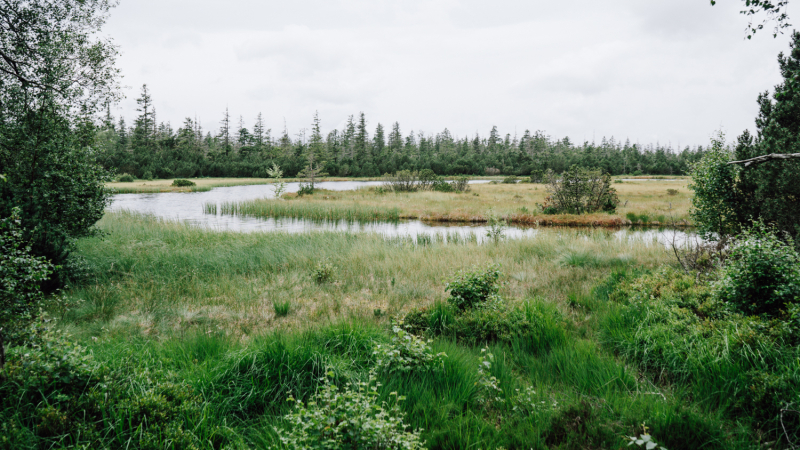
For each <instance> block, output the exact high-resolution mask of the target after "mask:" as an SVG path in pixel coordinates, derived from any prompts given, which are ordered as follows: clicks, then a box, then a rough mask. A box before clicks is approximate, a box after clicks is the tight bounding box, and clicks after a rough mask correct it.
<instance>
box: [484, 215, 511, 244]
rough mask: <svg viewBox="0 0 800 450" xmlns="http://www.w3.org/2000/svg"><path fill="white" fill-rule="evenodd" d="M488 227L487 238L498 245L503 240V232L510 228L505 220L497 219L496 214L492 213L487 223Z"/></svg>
mask: <svg viewBox="0 0 800 450" xmlns="http://www.w3.org/2000/svg"><path fill="white" fill-rule="evenodd" d="M486 226H487V230H486V237H488V238H489V239H491V240H492V242H494V243H495V244H497V243H498V242H500V241H501V240H503V232H504V231H505V229H506V228H507V227H508V223H507V222H506V220H505V219H503V218H500V217H497V216H496V215H495V214H493V213H491V212H490V214H489V217H488V220H487V221H486Z"/></svg>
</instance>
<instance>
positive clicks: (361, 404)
mask: <svg viewBox="0 0 800 450" xmlns="http://www.w3.org/2000/svg"><path fill="white" fill-rule="evenodd" d="M332 378H333V372H328V373H327V374H326V376H325V377H324V378H322V379H321V380H320V381H322V386H321V387H320V389H319V390H318V391H317V393H316V394H314V396H313V397H312V398H311V400H309V402H308V403H306V404H304V403H303V402H301V401H300V400H295V399H294V398H292V397H290V398H289V401H290V402H294V411H293V412H291V413H290V414H288V415H286V417H285V419H286V422H287V423H288V425H289V427H288V430H285V431H283V432H281V434H280V439H281V442H282V443H283V444H284V445H285V446H286V447H288V448H298V449H300V448H302V449H315V450H316V449H325V450H328V449H330V450H333V449H342V448H349V449H372V448H375V449H378V448H380V449H386V450H416V449H422V448H423V447H422V446H423V445H424V442H423V441H422V440H421V438H420V430H414V431H411V430H408V426H407V425H406V424H405V423H404V422H403V412H402V411H401V410H400V406H399V403H400V402H401V401H403V400H405V397H402V396H398V395H397V393H396V392H392V393H391V395H392V396H393V397H394V401H392V402H391V403H387V402H382V403H378V396H379V393H378V387H379V386H380V383H378V382H377V381H375V375H374V374H372V373H371V374H370V376H369V380H368V381H366V382H352V383H349V384H348V385H347V386H346V387H345V388H344V389H341V390H340V389H339V387H337V386H336V385H334V384H333V383H332V382H331V379H332Z"/></svg>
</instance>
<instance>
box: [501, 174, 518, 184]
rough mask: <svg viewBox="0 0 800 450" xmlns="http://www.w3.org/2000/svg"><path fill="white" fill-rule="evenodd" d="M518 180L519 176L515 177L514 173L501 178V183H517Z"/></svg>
mask: <svg viewBox="0 0 800 450" xmlns="http://www.w3.org/2000/svg"><path fill="white" fill-rule="evenodd" d="M518 181H519V178H517V176H516V175H509V176H507V177H505V178H503V183H504V184H517V182H518Z"/></svg>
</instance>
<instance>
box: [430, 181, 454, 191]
mask: <svg viewBox="0 0 800 450" xmlns="http://www.w3.org/2000/svg"><path fill="white" fill-rule="evenodd" d="M431 190H432V191H436V192H453V191H455V189H454V188H453V185H452V184H451V183H448V182H447V181H445V180H442V179H437V180H436V181H434V182H433V184H432V185H431Z"/></svg>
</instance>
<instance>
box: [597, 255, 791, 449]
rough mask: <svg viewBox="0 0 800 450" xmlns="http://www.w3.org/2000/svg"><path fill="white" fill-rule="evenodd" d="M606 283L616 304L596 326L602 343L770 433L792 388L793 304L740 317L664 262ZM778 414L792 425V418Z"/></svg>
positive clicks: (658, 379)
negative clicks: (768, 312)
mask: <svg viewBox="0 0 800 450" xmlns="http://www.w3.org/2000/svg"><path fill="white" fill-rule="evenodd" d="M611 284H612V285H613V286H614V287H613V288H612V289H611V292H610V295H609V299H610V300H611V301H612V302H613V303H614V304H615V305H616V306H615V307H613V308H612V310H611V312H610V314H609V315H608V317H607V318H606V319H605V320H604V323H603V325H602V327H603V334H604V341H605V342H606V343H607V344H608V345H609V346H611V347H612V348H613V349H614V350H615V351H616V352H617V353H618V354H619V355H620V356H622V357H624V358H627V359H628V360H630V361H635V362H636V363H638V365H639V367H640V368H641V369H642V370H645V371H647V372H649V373H651V374H652V375H653V376H654V377H655V381H656V382H663V383H669V384H676V383H680V384H682V385H684V386H686V387H687V389H688V391H687V394H686V395H691V396H693V397H694V398H695V401H699V402H703V403H706V404H715V405H718V408H719V410H720V412H721V413H723V414H726V415H728V416H731V417H736V418H743V417H748V418H751V419H752V420H753V421H754V425H755V426H757V427H758V428H759V429H761V430H763V431H764V432H765V433H768V434H772V435H773V437H774V438H777V435H776V433H777V431H778V423H777V419H778V416H779V413H780V409H781V407H782V405H784V404H785V403H786V402H788V401H789V399H793V398H797V396H798V395H800V383H798V380H800V379H799V378H798V376H800V372H798V370H797V360H798V359H797V358H799V357H800V347H798V344H800V322H798V321H797V320H796V318H794V317H793V313H792V312H791V311H794V310H795V309H796V308H797V305H794V306H792V307H790V308H789V310H790V311H787V312H786V313H784V314H781V315H779V316H777V317H766V316H746V315H743V314H741V313H740V312H739V311H738V310H737V309H736V308H732V307H731V305H730V304H728V303H725V302H722V301H720V300H719V299H718V297H717V296H716V295H715V294H714V291H713V288H712V286H711V285H710V284H709V283H707V282H706V281H705V280H703V279H698V276H697V275H696V274H687V273H685V272H682V271H677V270H674V269H671V268H663V269H660V270H659V271H657V272H655V273H651V274H645V275H641V276H638V277H637V276H626V275H624V274H620V275H617V276H615V277H614V280H612V283H611ZM754 352H755V353H754ZM756 355H757V356H756ZM754 356H755V357H754ZM785 420H787V421H788V422H787V423H786V426H787V427H788V428H789V429H798V427H800V417H788V416H787V418H786V419H785Z"/></svg>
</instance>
